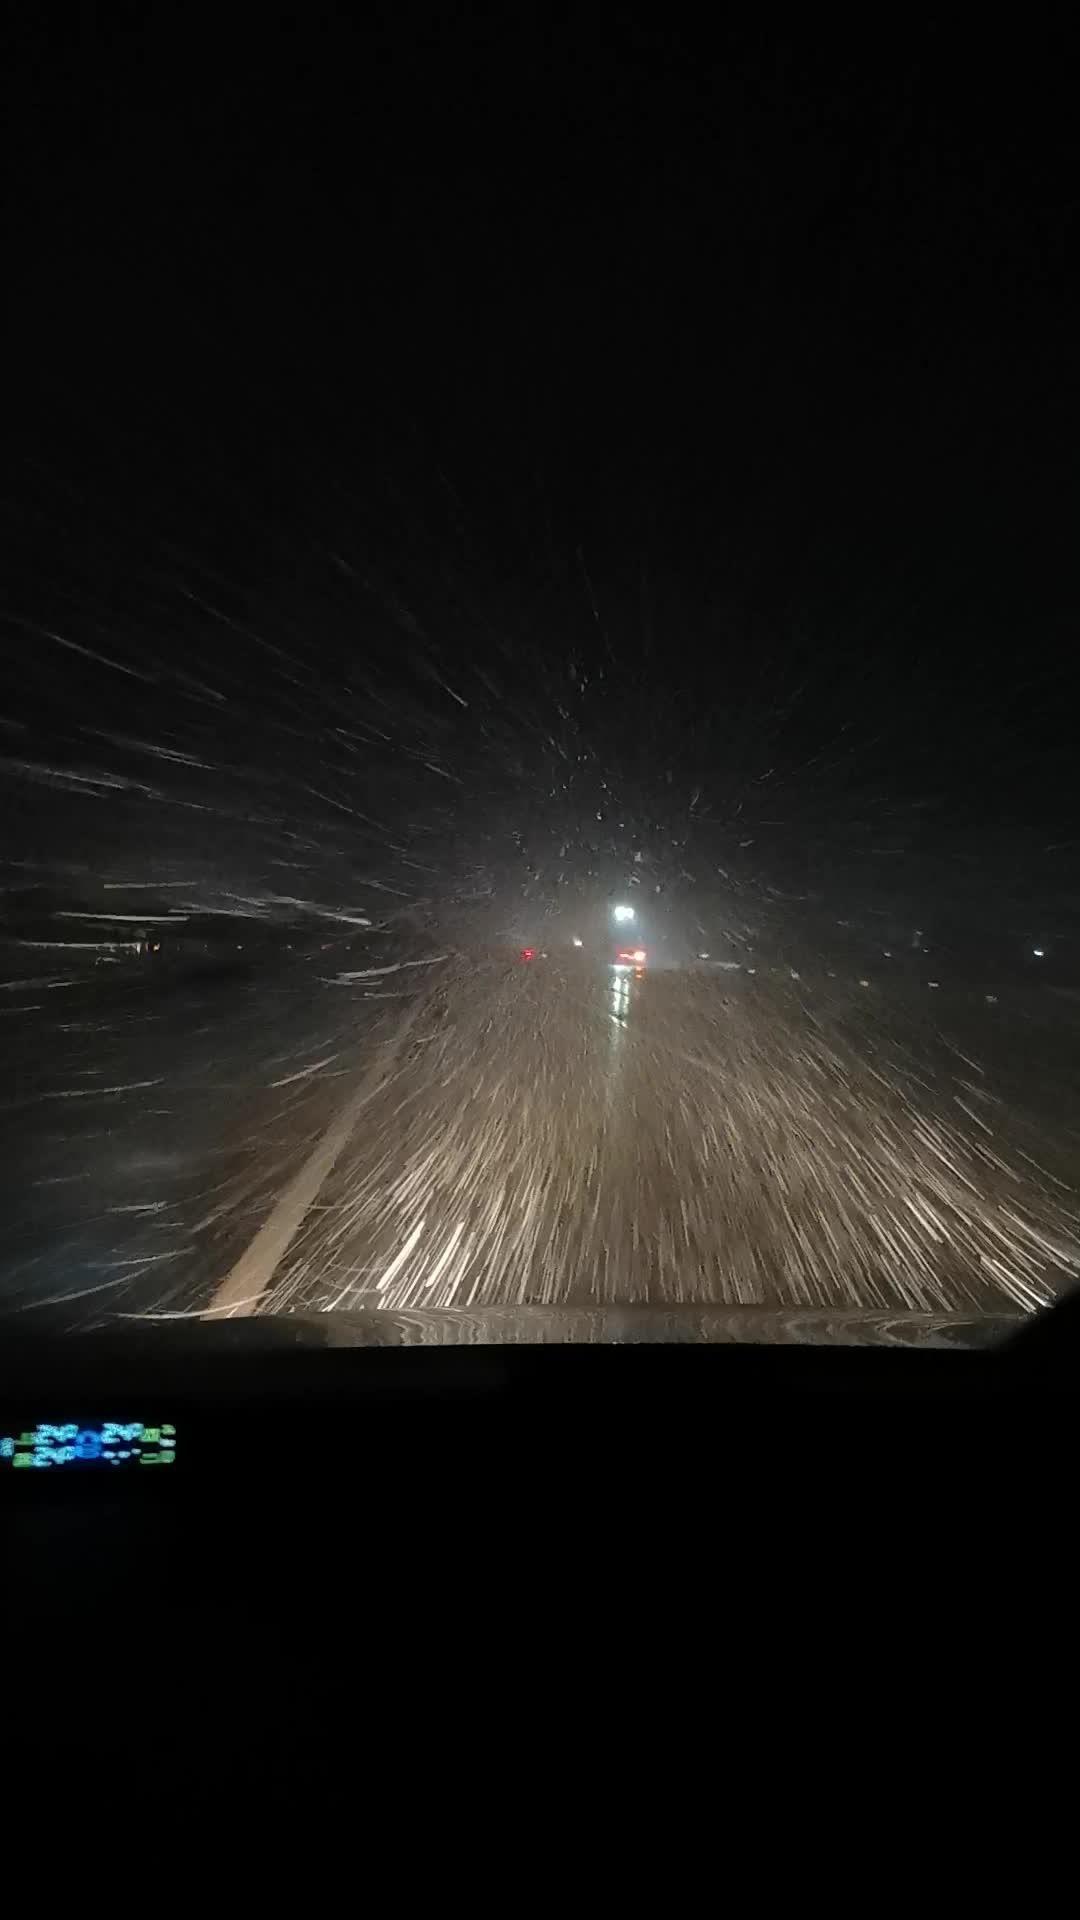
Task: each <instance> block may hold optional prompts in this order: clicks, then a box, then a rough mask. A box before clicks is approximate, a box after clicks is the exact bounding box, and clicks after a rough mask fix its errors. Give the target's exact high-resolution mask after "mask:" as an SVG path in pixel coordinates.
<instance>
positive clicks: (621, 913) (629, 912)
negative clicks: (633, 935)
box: [615, 907, 634, 920]
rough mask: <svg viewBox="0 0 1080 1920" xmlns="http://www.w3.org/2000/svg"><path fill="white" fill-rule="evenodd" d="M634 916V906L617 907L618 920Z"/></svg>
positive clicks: (616, 916)
mask: <svg viewBox="0 0 1080 1920" xmlns="http://www.w3.org/2000/svg"><path fill="white" fill-rule="evenodd" d="M633 917H634V909H633V907H616V909H615V918H616V920H632V919H633Z"/></svg>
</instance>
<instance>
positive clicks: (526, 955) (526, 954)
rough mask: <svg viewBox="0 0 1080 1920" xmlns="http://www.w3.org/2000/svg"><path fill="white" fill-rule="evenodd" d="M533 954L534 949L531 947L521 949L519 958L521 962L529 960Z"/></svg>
mask: <svg viewBox="0 0 1080 1920" xmlns="http://www.w3.org/2000/svg"><path fill="white" fill-rule="evenodd" d="M534 952H535V948H533V947H522V949H521V957H522V959H523V960H531V959H532V957H533V953H534Z"/></svg>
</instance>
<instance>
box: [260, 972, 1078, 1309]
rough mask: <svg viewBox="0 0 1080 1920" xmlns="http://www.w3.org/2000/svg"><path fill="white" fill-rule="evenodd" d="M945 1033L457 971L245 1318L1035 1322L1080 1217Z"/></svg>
mask: <svg viewBox="0 0 1080 1920" xmlns="http://www.w3.org/2000/svg"><path fill="white" fill-rule="evenodd" d="M830 996H831V997H830ZM939 1005H940V1003H939ZM940 1019H941V1016H940V1012H938V1011H937V1010H936V1011H935V1020H934V1023H932V1024H931V1023H928V1022H927V1021H925V1020H924V1019H923V1018H922V1016H921V1015H920V1017H919V1019H916V1020H913V1019H912V1017H911V1015H910V1013H909V1011H908V1010H905V1009H904V1008H900V1009H897V1007H896V1006H895V1005H893V1004H891V1003H890V1002H889V1001H888V1000H887V999H881V998H879V999H878V1000H877V1001H875V1000H874V999H873V997H866V996H863V997H860V996H859V995H858V993H857V992H856V993H854V994H853V992H852V989H851V988H850V987H848V986H843V985H841V986H836V987H833V988H832V989H831V990H830V989H828V988H827V985H826V983H825V982H824V981H822V982H820V984H819V986H818V988H817V989H815V988H814V987H812V986H808V985H806V984H805V983H802V982H800V983H794V982H790V981H783V980H779V981H777V980H765V981H759V980H750V979H749V978H748V977H746V976H745V975H743V976H739V977H734V976H724V977H723V978H721V979H718V978H717V977H716V976H704V975H700V974H674V973H669V974H656V975H652V976H649V977H642V978H637V977H635V976H634V975H633V974H626V973H620V974H616V973H614V972H611V971H604V970H601V969H590V968H588V967H587V966H584V965H582V966H581V967H577V968H574V967H563V966H559V965H555V964H548V965H542V964H537V965H535V966H534V967H532V968H522V967H505V966H502V967H499V966H496V965H487V966H480V967H478V968H476V969H473V970H468V969H465V968H462V969H460V970H459V971H457V972H456V973H455V974H454V976H453V977H452V978H451V979H450V980H449V981H448V982H446V983H445V986H444V989H443V990H442V992H441V994H440V1000H439V1005H438V1006H437V1007H433V1008H432V1010H431V1017H430V1018H428V1019H426V1020H425V1021H423V1022H422V1023H421V1024H420V1026H419V1027H418V1029H417V1030H416V1031H415V1032H414V1033H413V1034H412V1036H411V1037H410V1041H409V1044H408V1045H407V1047H405V1048H404V1049H403V1050H402V1053H401V1056H400V1058H399V1059H398V1060H397V1061H396V1062H395V1064H394V1066H393V1069H392V1071H389V1072H388V1074H387V1076H386V1078H385V1082H384V1084H383V1085H382V1086H381V1088H380V1089H379V1091H378V1092H377V1094H376V1095H375V1096H374V1097H373V1098H371V1099H370V1100H369V1101H368V1102H367V1104H366V1106H365V1109H364V1111H363V1113H362V1114H361V1115H359V1116H358V1118H357V1124H356V1126H355V1128H353V1129H351V1130H350V1131H349V1136H348V1138H347V1140H345V1141H344V1142H343V1143H342V1144H341V1147H340V1150H339V1151H338V1152H337V1154H336V1156H335V1159H334V1164H333V1166H332V1168H331V1169H330V1170H329V1171H328V1173H327V1175H326V1178H325V1179H324V1181H323V1182H322V1184H321V1186H320V1190H319V1194H318V1198H317V1201H316V1202H314V1203H313V1204H312V1206H311V1208H310V1210H309V1212H308V1213H307V1215H306V1217H305V1219H304V1221H303V1224H302V1225H301V1226H300V1228H299V1229H298V1231H297V1232H296V1233H295V1235H294V1237H293V1238H292V1241H291V1244H290V1245H289V1247H288V1250H287V1252H286V1253H285V1254H284V1255H283V1257H282V1258H281V1259H280V1260H279V1261H278V1263H277V1264H276V1266H275V1269H274V1272H273V1275H272V1277H271V1278H270V1279H269V1280H268V1283H267V1288H266V1292H265V1295H264V1297H263V1298H262V1299H261V1301H260V1302H259V1311H264V1312H271V1313H295V1312H301V1313H311V1312H320V1313H321V1312H335V1311H338V1312H343V1313H348V1312H355V1311H366V1310H370V1309H372V1308H381V1309H384V1310H394V1311H402V1310H413V1309H436V1310H438V1309H447V1308H449V1309H472V1310H476V1309H498V1308H507V1307H511V1308H512V1307H527V1306H536V1307H544V1308H549V1309H550V1308H553V1307H562V1306H578V1307H586V1308H587V1307H593V1308H606V1307H609V1306H611V1305H616V1304H626V1305H634V1304H636V1305H639V1306H645V1305H648V1306H651V1307H679V1308H700V1307H702V1306H706V1305H716V1306H723V1307H726V1308H745V1309H762V1308H764V1309H777V1310H783V1311H784V1312H788V1313H790V1312H800V1311H801V1312H806V1311H817V1310H821V1309H832V1310H834V1311H845V1312H851V1311H853V1310H855V1311H863V1312H866V1313H869V1314H873V1313H881V1312H886V1311H903V1312H910V1313H930V1314H942V1313H944V1314H950V1313H955V1314H972V1313H974V1314H979V1313H984V1314H997V1313H1001V1312H1014V1313H1017V1314H1022V1313H1025V1312H1028V1311H1031V1310H1033V1309H1034V1308H1036V1307H1038V1306H1040V1305H1042V1304H1045V1303H1047V1302H1048V1301H1050V1300H1051V1299H1052V1298H1053V1297H1054V1296H1055V1294H1056V1293H1057V1292H1059V1291H1060V1290H1061V1289H1062V1288H1063V1287H1065V1286H1067V1285H1069V1284H1070V1283H1071V1281H1072V1280H1073V1278H1074V1277H1075V1276H1076V1274H1077V1272H1078V1271H1080V1242H1078V1232H1077V1229H1078V1219H1077V1209H1076V1199H1075V1194H1074V1193H1073V1192H1072V1191H1071V1190H1070V1186H1069V1183H1068V1182H1067V1180H1065V1179H1064V1178H1063V1176H1062V1172H1061V1170H1060V1168H1061V1155H1060V1154H1058V1166H1057V1167H1056V1168H1055V1166H1054V1165H1053V1161H1054V1155H1055V1149H1056V1144H1057V1143H1054V1142H1051V1141H1048V1140H1046V1139H1044V1138H1043V1137H1042V1135H1041V1133H1040V1127H1039V1124H1038V1121H1037V1117H1035V1116H1033V1115H1031V1114H1028V1113H1025V1112H1024V1111H1022V1110H1021V1109H1020V1108H1019V1107H1018V1106H1017V1105H1015V1104H1013V1105H1007V1104H1006V1103H1005V1102H1004V1100H1003V1099H1002V1098H1001V1096H1000V1095H999V1094H998V1092H997V1091H996V1090H995V1084H994V1080H993V1077H992V1075H990V1074H988V1072H987V1070H986V1068H985V1067H984V1066H983V1065H982V1064H981V1063H980V1062H979V1061H978V1059H977V1058H976V1057H975V1056H974V1055H971V1054H966V1053H963V1052H961V1051H960V1050H959V1048H958V1046H957V1044H956V1043H955V1042H953V1041H952V1040H950V1039H949V1038H948V1037H947V1035H946V1034H945V1033H944V1032H943V1030H942V1027H941V1024H940ZM1036 1149H1037V1151H1035V1150H1036Z"/></svg>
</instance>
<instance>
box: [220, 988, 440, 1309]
mask: <svg viewBox="0 0 1080 1920" xmlns="http://www.w3.org/2000/svg"><path fill="white" fill-rule="evenodd" d="M424 1005H425V1002H424V1001H423V1000H418V1001H417V1002H416V1005H415V1006H414V1007H412V1008H411V1009H410V1011H409V1012H408V1013H407V1014H406V1015H405V1018H404V1019H403V1020H402V1021H400V1022H399V1024H398V1026H397V1028H396V1030H395V1032H394V1034H393V1036H392V1037H391V1038H390V1039H389V1040H384V1041H383V1043H382V1046H381V1047H380V1049H379V1056H378V1058H377V1059H376V1060H375V1061H374V1063H373V1064H372V1066H371V1067H370V1068H369V1070H368V1072H367V1073H366V1074H365V1076H364V1078H363V1080H362V1081H361V1082H360V1085H359V1087H358V1088H357V1090H356V1092H355V1093H354V1094H353V1097H352V1099H351V1100H350V1101H349V1102H348V1104H347V1105H346V1106H345V1107H344V1108H343V1109H342V1111H341V1113H339V1115H338V1117H337V1119H336V1120H334V1121H332V1122H331V1124H330V1126H329V1127H328V1128H327V1129H326V1132H325V1133H324V1134H323V1136H322V1139H321V1140H320V1141H319V1143H318V1145H317V1146H316V1148H315V1151H314V1153H312V1154H311V1155H310V1157H309V1158H308V1159H307V1160H306V1161H305V1162H304V1165H303V1166H302V1167H301V1169H300V1171H299V1173H297V1174H296V1175H294V1177H293V1179H292V1180H290V1182H289V1184H288V1186H287V1187H286V1188H285V1189H284V1191H283V1192H282V1193H281V1194H280V1195H279V1197H278V1200H277V1203H276V1205H275V1206H274V1207H272V1208H271V1210H270V1213H269V1215H268V1217H267V1218H266V1219H265V1220H264V1221H263V1223H262V1226H261V1227H260V1228H259V1230H258V1232H257V1233H256V1235H255V1238H254V1239H253V1240H252V1242H251V1244H250V1246H249V1247H248V1248H247V1249H246V1251H245V1252H244V1253H242V1254H241V1255H240V1258H239V1260H238V1261H237V1262H236V1264H235V1266H233V1267H232V1268H230V1270H229V1272H228V1273H227V1274H226V1275H225V1278H224V1280H223V1281H222V1282H221V1285H220V1286H219V1287H218V1289H217V1291H216V1292H215V1294H214V1296H213V1298H212V1300H211V1301H210V1304H209V1306H208V1307H206V1308H204V1309H203V1314H202V1317H203V1319H210V1318H211V1317H212V1316H214V1315H216V1314H226V1315H228V1317H229V1318H230V1319H238V1318H239V1317H240V1316H241V1315H244V1314H249V1313H254V1312H255V1309H256V1308H257V1306H258V1304H259V1301H260V1299H261V1298H262V1296H263V1294H264V1293H265V1292H266V1290H267V1288H268V1287H269V1285H270V1282H271V1281H272V1279H273V1277H274V1274H275V1272H276V1270H277V1267H278V1264H279V1262H280V1261H281V1259H282V1257H283V1256H284V1254H285V1252H286V1251H287V1249H288V1247H289V1245H290V1242H291V1241H292V1238H293V1235H294V1234H295V1232H296V1230H297V1228H298V1227H299V1225H300V1222H301V1221H302V1220H303V1218H304V1215H305V1213H306V1212H307V1210H308V1208H309V1207H310V1205H311V1203H312V1201H313V1200H314V1199H315V1197H316V1195H317V1194H318V1192H319V1189H320V1187H321V1186H322V1184H323V1182H324V1180H325V1179H326V1177H327V1175H328V1174H329V1173H330V1172H331V1171H332V1169H333V1166H334V1163H335V1161H336V1160H337V1158H338V1155H339V1154H340V1152H341V1150H342V1148H343V1147H344V1145H345V1143H346V1141H347V1140H348V1138H349V1135H350V1134H351V1132H352V1130H353V1128H354V1126H355V1125H356V1121H357V1118H358V1116H359V1114H360V1111H361V1108H362V1107H365V1106H366V1105H367V1103H368V1101H369V1100H371V1099H373V1098H374V1096H375V1094H376V1093H378V1091H379V1088H380V1087H381V1086H382V1084H383V1055H384V1054H385V1053H386V1052H387V1051H388V1050H389V1051H393V1049H394V1048H396V1047H398V1046H400V1044H401V1042H402V1041H403V1040H404V1038H405V1036H406V1034H407V1033H408V1031H409V1028H410V1027H411V1026H412V1024H413V1021H414V1020H415V1019H416V1017H417V1015H418V1014H419V1012H420V1010H421V1007H422V1006H424Z"/></svg>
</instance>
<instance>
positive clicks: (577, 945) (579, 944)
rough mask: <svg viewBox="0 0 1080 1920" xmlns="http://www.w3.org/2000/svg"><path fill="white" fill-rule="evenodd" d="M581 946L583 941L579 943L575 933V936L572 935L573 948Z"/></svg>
mask: <svg viewBox="0 0 1080 1920" xmlns="http://www.w3.org/2000/svg"><path fill="white" fill-rule="evenodd" d="M583 944H584V942H583V941H581V940H579V939H578V937H577V934H576V933H575V935H574V945H575V947H580V946H582V945H583Z"/></svg>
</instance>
